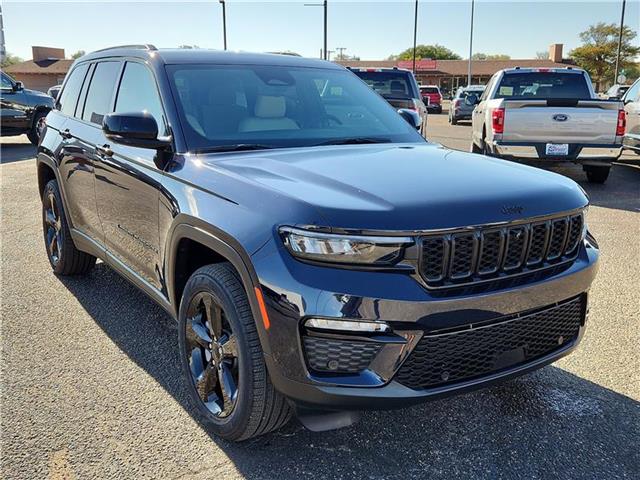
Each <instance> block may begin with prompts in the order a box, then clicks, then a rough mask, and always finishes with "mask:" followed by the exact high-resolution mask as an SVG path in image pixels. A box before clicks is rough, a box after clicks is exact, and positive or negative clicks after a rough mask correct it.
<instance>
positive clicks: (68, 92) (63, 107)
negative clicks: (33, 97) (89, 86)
mask: <svg viewBox="0 0 640 480" xmlns="http://www.w3.org/2000/svg"><path fill="white" fill-rule="evenodd" d="M88 69H89V64H88V63H84V64H82V65H78V66H77V67H76V68H74V69H73V71H72V72H71V73H70V74H69V79H68V80H67V83H66V85H65V86H64V89H63V90H62V93H61V94H60V95H59V96H58V110H60V111H61V112H62V113H64V114H65V115H68V116H70V117H72V116H73V115H74V114H75V111H76V105H77V104H78V97H79V95H80V89H81V88H82V83H83V82H84V78H85V77H86V75H87V70H88Z"/></svg>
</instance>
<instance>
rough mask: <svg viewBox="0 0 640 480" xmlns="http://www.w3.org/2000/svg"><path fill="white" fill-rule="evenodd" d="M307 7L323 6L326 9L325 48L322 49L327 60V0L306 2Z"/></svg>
mask: <svg viewBox="0 0 640 480" xmlns="http://www.w3.org/2000/svg"><path fill="white" fill-rule="evenodd" d="M304 6H305V7H322V8H323V9H324V22H323V23H324V48H323V49H322V52H323V54H322V55H323V58H324V59H325V60H327V57H328V55H327V53H328V50H327V13H328V12H327V10H328V9H327V0H324V1H323V2H322V3H305V4H304Z"/></svg>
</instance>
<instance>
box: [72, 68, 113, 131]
mask: <svg viewBox="0 0 640 480" xmlns="http://www.w3.org/2000/svg"><path fill="white" fill-rule="evenodd" d="M120 66H121V63H120V62H100V63H98V64H97V65H96V68H95V69H94V72H93V77H92V78H91V85H90V86H89V91H88V92H87V99H86V101H85V104H84V112H83V114H82V119H83V120H86V121H87V122H91V123H95V124H97V125H102V119H103V118H104V116H105V115H106V114H107V113H110V112H111V101H112V99H113V90H114V88H115V85H116V83H117V81H118V73H119V72H120Z"/></svg>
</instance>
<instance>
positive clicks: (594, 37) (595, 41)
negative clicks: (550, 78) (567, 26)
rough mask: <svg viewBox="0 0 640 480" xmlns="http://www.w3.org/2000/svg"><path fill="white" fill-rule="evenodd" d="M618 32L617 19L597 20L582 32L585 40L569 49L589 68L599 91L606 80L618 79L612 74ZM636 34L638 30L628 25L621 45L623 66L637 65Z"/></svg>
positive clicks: (627, 67) (616, 50)
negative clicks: (597, 21) (635, 61)
mask: <svg viewBox="0 0 640 480" xmlns="http://www.w3.org/2000/svg"><path fill="white" fill-rule="evenodd" d="M618 34H619V26H618V25H616V24H615V23H604V22H599V23H596V24H595V25H591V26H590V27H589V28H588V29H586V30H585V31H584V32H582V33H581V34H580V40H582V43H583V44H582V45H581V46H580V47H577V48H574V49H573V50H571V52H569V56H570V57H571V58H573V60H574V61H575V62H576V64H577V65H578V66H579V67H582V68H584V69H585V70H586V71H587V72H589V75H591V78H592V79H593V80H594V82H595V83H596V90H598V91H600V86H601V84H602V83H604V82H607V83H609V82H611V81H613V83H615V82H617V79H615V78H613V77H614V75H615V65H616V56H617V52H618ZM634 38H636V32H634V31H633V30H632V29H631V28H629V27H627V26H626V25H625V26H624V28H623V30H622V46H621V49H620V68H621V69H632V67H633V66H634V65H635V63H634V59H635V58H636V57H637V56H638V55H640V47H637V46H635V45H634V44H633V43H632V41H633V39H634Z"/></svg>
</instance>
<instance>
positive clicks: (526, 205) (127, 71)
mask: <svg viewBox="0 0 640 480" xmlns="http://www.w3.org/2000/svg"><path fill="white" fill-rule="evenodd" d="M400 113H401V114H400V115H399V114H398V112H397V111H396V110H395V109H394V108H392V107H391V106H390V105H389V104H388V103H387V102H385V101H384V100H383V99H382V98H381V97H380V96H379V95H377V94H376V93H375V92H373V91H372V90H370V89H369V88H368V87H367V86H366V85H365V84H364V83H363V82H362V81H361V80H360V79H359V78H358V77H356V76H355V75H354V74H353V73H351V72H349V71H348V70H346V69H344V68H342V67H340V66H338V65H335V64H332V63H328V62H323V61H319V60H310V59H303V58H298V57H292V56H280V55H253V54H240V53H227V52H215V51H206V50H157V49H156V48H155V47H153V46H149V45H146V46H126V47H116V48H110V49H106V50H102V51H98V52H94V53H92V54H89V55H86V56H84V57H82V58H80V59H78V60H77V61H76V62H75V63H74V65H73V67H72V68H71V70H70V72H69V74H68V75H67V78H66V80H65V82H64V85H63V87H62V91H61V93H60V95H59V96H58V99H57V101H56V107H55V109H54V110H53V111H52V112H51V113H50V114H49V115H48V117H47V121H46V127H45V130H44V133H43V135H44V136H43V139H42V141H41V143H40V146H39V150H38V182H39V188H40V192H41V196H42V223H43V229H44V239H45V244H46V250H47V253H48V256H49V260H50V262H51V266H52V268H53V271H54V273H56V274H58V275H73V274H86V273H89V272H90V270H91V268H92V267H93V265H94V264H95V261H96V258H100V259H102V260H103V261H104V262H105V263H106V264H108V265H110V266H111V267H112V268H114V269H115V270H116V271H118V272H119V273H120V274H122V275H123V276H124V277H126V278H127V279H128V280H130V281H131V283H133V285H135V286H136V287H138V288H139V289H140V290H142V291H143V292H145V293H146V294H147V295H148V296H149V297H151V298H152V299H153V300H155V301H156V302H157V303H159V304H160V305H161V306H162V307H164V309H166V311H167V312H168V313H169V314H170V315H171V316H172V317H173V318H175V319H176V320H177V322H178V323H179V349H180V358H181V362H182V368H183V371H184V375H185V381H186V383H187V384H188V387H187V388H188V390H189V392H190V395H192V396H193V398H194V400H196V403H197V407H196V410H197V411H196V412H195V414H196V415H197V416H198V417H199V418H201V419H202V422H203V424H204V425H206V426H208V427H209V428H211V430H212V431H213V432H215V433H217V434H219V435H220V436H223V437H225V438H228V439H233V440H243V439H247V438H250V437H253V436H255V435H260V434H263V433H266V432H269V431H271V430H274V429H276V428H278V427H280V426H282V425H283V424H285V423H286V422H287V421H288V419H289V418H290V416H291V414H292V413H293V412H297V413H298V415H299V416H300V418H301V420H302V422H303V423H305V424H306V425H308V426H310V427H312V428H317V429H322V428H331V427H336V426H341V425H345V424H348V423H350V422H351V421H352V420H353V418H354V415H353V414H352V413H351V412H353V411H358V410H362V409H367V408H391V407H399V406H404V405H410V404H412V403H415V402H420V401H425V400H428V399H431V398H436V397H440V396H443V395H448V394H453V393H458V392H463V391H467V390H470V389H473V388H477V387H481V386H485V385H488V384H491V383H493V382H496V381H501V380H504V379H506V378H509V377H513V376H515V375H520V374H522V373H525V372H527V371H530V370H532V369H535V368H539V367H542V366H543V365H546V364H548V363H550V362H553V361H554V360H556V359H558V358H560V357H561V356H563V355H566V354H567V353H569V352H570V351H571V350H573V349H574V348H575V347H576V345H577V344H578V342H579V341H580V338H581V335H582V333H583V331H584V327H585V320H586V317H587V310H588V307H587V292H588V290H589V287H590V285H591V282H592V280H593V278H594V275H595V274H596V264H597V259H598V247H597V244H596V242H595V241H594V240H593V238H592V237H591V236H590V235H589V233H588V232H587V228H586V224H585V210H586V208H587V204H588V200H587V197H586V196H585V194H584V192H583V191H582V190H581V188H580V187H579V186H578V185H576V184H575V183H574V182H573V181H571V180H568V179H566V178H564V177H562V176H559V175H555V174H553V173H549V172H546V171H543V170H537V169H533V168H530V167H526V166H522V165H518V164H515V163H509V162H505V161H502V160H497V159H489V158H481V157H480V156H478V155H474V154H470V153H463V152H456V151H452V150H448V149H446V148H443V147H442V146H439V145H435V144H431V143H429V142H427V141H425V140H424V139H423V138H422V137H421V136H420V135H419V134H418V132H417V131H416V128H419V126H420V125H419V120H417V119H416V117H415V116H414V115H411V114H410V113H409V112H405V111H402V112H400ZM403 117H404V118H403Z"/></svg>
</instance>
